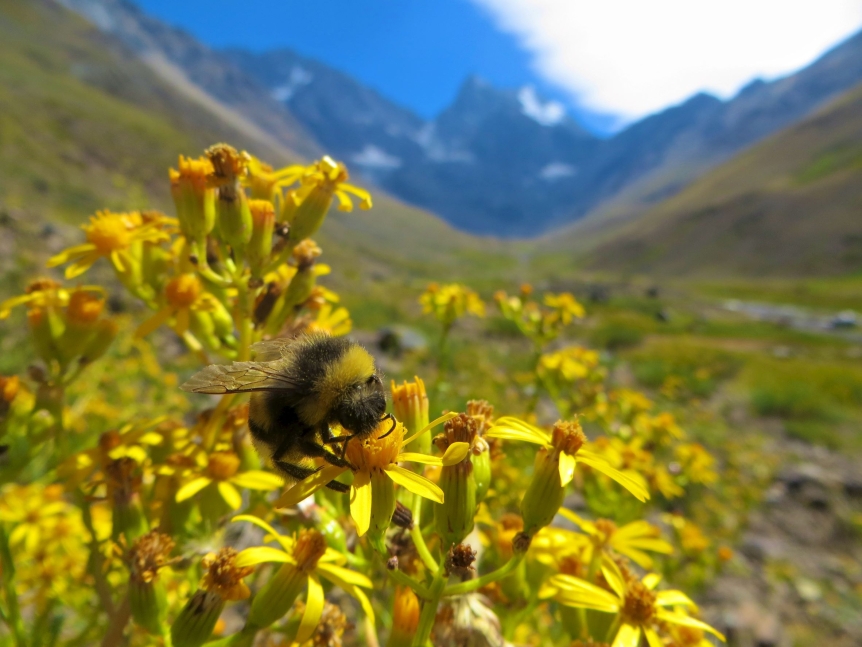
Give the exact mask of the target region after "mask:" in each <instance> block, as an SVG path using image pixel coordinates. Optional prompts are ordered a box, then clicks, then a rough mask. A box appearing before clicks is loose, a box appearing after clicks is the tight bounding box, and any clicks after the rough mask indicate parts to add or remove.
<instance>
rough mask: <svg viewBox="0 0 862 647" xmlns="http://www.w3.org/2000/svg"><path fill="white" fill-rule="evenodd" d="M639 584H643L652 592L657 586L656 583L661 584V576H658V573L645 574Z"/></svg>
mask: <svg viewBox="0 0 862 647" xmlns="http://www.w3.org/2000/svg"><path fill="white" fill-rule="evenodd" d="M641 582H643V585H644V586H645V587H647V588H648V589H649V590H650V591H652V590H653V589H654V588H655V587H657V586H658V583H659V582H661V575H659V574H658V573H647V574H646V575H644V576H643V579H642V580H641Z"/></svg>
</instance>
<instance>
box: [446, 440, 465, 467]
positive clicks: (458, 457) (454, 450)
mask: <svg viewBox="0 0 862 647" xmlns="http://www.w3.org/2000/svg"><path fill="white" fill-rule="evenodd" d="M469 452H470V443H452V444H451V445H449V446H448V447H447V448H446V451H445V452H444V453H443V458H442V459H441V460H442V461H443V465H446V466H449V465H457V464H458V463H460V462H461V461H463V460H464V459H465V458H466V457H467V454H468V453H469Z"/></svg>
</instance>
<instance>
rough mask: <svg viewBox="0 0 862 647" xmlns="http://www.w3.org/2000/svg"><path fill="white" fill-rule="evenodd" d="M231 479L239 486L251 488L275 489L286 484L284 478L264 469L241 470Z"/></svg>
mask: <svg viewBox="0 0 862 647" xmlns="http://www.w3.org/2000/svg"><path fill="white" fill-rule="evenodd" d="M230 481H231V483H233V484H234V485H236V486H238V487H244V488H248V489H249V490H274V489H276V488H280V487H281V486H282V485H284V479H282V478H281V477H280V476H278V475H277V474H273V473H272V472H264V471H263V470H249V471H248V472H240V473H239V474H237V475H236V476H234V477H233V478H232V479H231V480H230Z"/></svg>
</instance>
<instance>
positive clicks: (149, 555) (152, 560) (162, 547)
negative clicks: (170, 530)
mask: <svg viewBox="0 0 862 647" xmlns="http://www.w3.org/2000/svg"><path fill="white" fill-rule="evenodd" d="M173 549H174V540H173V539H171V538H170V537H169V536H168V535H163V534H162V533H160V532H159V531H158V530H151V531H150V532H148V533H147V534H145V535H143V536H142V537H141V538H140V539H138V540H137V541H136V542H135V543H134V544H133V545H132V547H131V548H130V549H129V552H128V554H127V556H126V561H127V562H128V564H129V573H130V575H129V577H130V578H131V579H132V580H134V581H136V582H152V581H153V580H155V579H156V577H158V574H159V569H160V568H163V567H164V566H166V565H167V564H168V561H169V560H168V555H170V553H171V551H172V550H173Z"/></svg>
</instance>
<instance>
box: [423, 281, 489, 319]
mask: <svg viewBox="0 0 862 647" xmlns="http://www.w3.org/2000/svg"><path fill="white" fill-rule="evenodd" d="M419 303H420V304H422V312H424V313H425V314H429V313H430V314H433V315H434V316H435V317H436V318H437V320H438V321H439V322H440V323H442V324H443V325H444V326H446V327H449V326H451V325H452V324H453V323H454V322H455V320H456V319H460V318H461V317H463V316H464V315H465V314H471V315H473V316H474V317H484V316H485V304H484V303H483V302H482V300H481V299H480V298H479V295H478V294H476V293H475V292H474V291H473V290H471V289H470V288H468V287H467V286H464V285H461V284H459V283H450V284H447V285H438V284H437V283H431V284H430V285H429V286H428V287H427V289H426V290H425V293H424V294H423V295H422V296H421V297H419Z"/></svg>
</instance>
